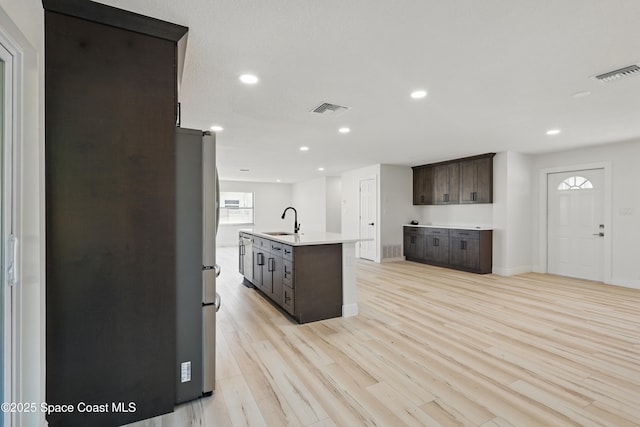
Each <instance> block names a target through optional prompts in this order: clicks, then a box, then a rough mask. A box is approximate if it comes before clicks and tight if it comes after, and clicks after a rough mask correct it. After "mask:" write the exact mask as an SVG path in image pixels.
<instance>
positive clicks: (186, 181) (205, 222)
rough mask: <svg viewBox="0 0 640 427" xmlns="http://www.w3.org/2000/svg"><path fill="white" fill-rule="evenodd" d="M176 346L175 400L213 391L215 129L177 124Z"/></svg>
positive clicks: (216, 271) (216, 298)
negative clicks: (192, 127)
mask: <svg viewBox="0 0 640 427" xmlns="http://www.w3.org/2000/svg"><path fill="white" fill-rule="evenodd" d="M176 186H177V188H176V217H177V224H176V233H177V236H176V240H177V248H176V250H177V253H176V259H177V268H176V275H177V277H176V283H177V292H176V294H177V301H176V306H177V314H176V317H177V318H176V322H177V352H176V356H177V357H176V359H177V360H176V372H175V377H176V399H175V401H176V403H182V402H186V401H189V400H193V399H197V398H199V397H202V396H206V395H210V394H211V393H212V392H213V389H214V386H215V343H216V312H217V310H218V308H219V307H220V298H219V296H218V294H217V293H216V277H217V275H218V274H219V273H220V269H219V267H218V266H217V265H216V254H215V247H216V231H217V217H218V212H217V211H218V186H217V175H216V155H215V134H212V133H209V132H203V131H201V130H194V129H183V128H177V129H176Z"/></svg>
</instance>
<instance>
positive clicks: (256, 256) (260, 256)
mask: <svg viewBox="0 0 640 427" xmlns="http://www.w3.org/2000/svg"><path fill="white" fill-rule="evenodd" d="M265 262H266V257H265V253H264V251H263V250H261V249H260V248H254V250H253V280H252V281H251V282H253V285H254V286H255V287H257V288H260V289H262V270H263V267H264V265H265Z"/></svg>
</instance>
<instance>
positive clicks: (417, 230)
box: [404, 227, 425, 234]
mask: <svg viewBox="0 0 640 427" xmlns="http://www.w3.org/2000/svg"><path fill="white" fill-rule="evenodd" d="M404 232H405V233H411V234H424V232H425V228H424V227H405V228H404Z"/></svg>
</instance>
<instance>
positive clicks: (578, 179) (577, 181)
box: [558, 176, 593, 191]
mask: <svg viewBox="0 0 640 427" xmlns="http://www.w3.org/2000/svg"><path fill="white" fill-rule="evenodd" d="M590 188H593V184H592V183H591V181H589V180H588V179H587V178H585V177H583V176H570V177H569V178H567V179H565V180H564V181H562V182H561V183H560V184H559V185H558V190H560V191H564V190H587V189H590Z"/></svg>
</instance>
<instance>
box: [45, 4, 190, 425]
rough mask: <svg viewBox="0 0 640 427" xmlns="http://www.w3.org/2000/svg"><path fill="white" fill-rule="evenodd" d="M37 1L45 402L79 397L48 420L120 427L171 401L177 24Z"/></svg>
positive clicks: (164, 408) (183, 30) (65, 401)
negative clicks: (93, 408) (41, 60)
mask: <svg viewBox="0 0 640 427" xmlns="http://www.w3.org/2000/svg"><path fill="white" fill-rule="evenodd" d="M43 5H44V8H45V10H46V11H45V52H46V57H45V85H46V87H45V108H46V111H45V134H46V139H45V168H46V175H45V176H46V242H47V243H46V262H47V270H46V275H47V276H46V283H47V290H46V310H47V313H46V330H47V336H46V340H47V344H46V401H47V403H48V404H50V405H52V404H53V405H55V404H71V405H76V410H74V411H73V412H71V413H52V414H50V415H49V416H48V417H47V420H48V422H49V425H50V426H52V427H55V426H65V427H67V426H115V425H121V424H126V423H131V422H134V421H137V420H141V419H145V418H149V417H152V416H156V415H159V414H163V413H167V412H170V411H172V410H173V405H174V394H175V386H174V364H175V357H176V349H175V347H176V319H175V313H176V311H175V297H176V288H175V274H176V272H175V264H176V259H175V256H176V249H175V173H174V172H175V169H174V156H175V149H174V130H175V122H176V117H175V111H176V101H177V99H176V98H177V95H176V93H177V92H176V88H177V82H176V49H177V41H178V40H179V39H180V38H181V37H182V36H183V35H184V34H185V33H186V31H187V28H185V27H181V26H178V25H174V24H169V23H165V22H162V21H158V20H155V19H151V18H146V17H142V16H140V15H135V14H132V13H130V12H125V11H121V10H118V9H114V8H111V7H107V6H103V5H99V4H97V3H92V2H89V1H85V0H82V1H81V0H44V1H43ZM149 34H152V35H149ZM80 402H84V403H86V404H96V405H103V406H101V407H100V408H101V409H102V410H103V411H104V412H99V413H96V412H93V413H86V412H80V411H79V409H80V408H79V407H77V405H78V404H79V403H80Z"/></svg>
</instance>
